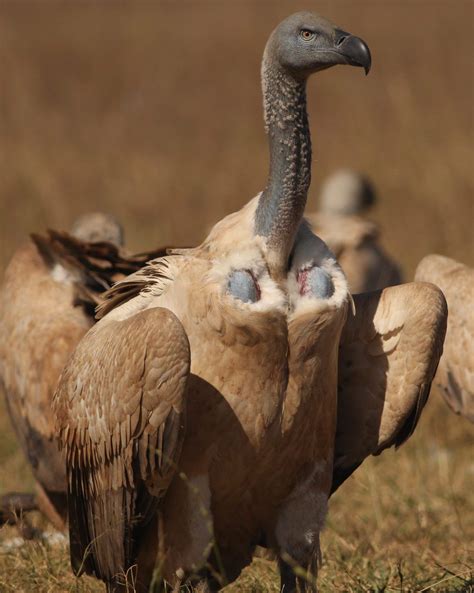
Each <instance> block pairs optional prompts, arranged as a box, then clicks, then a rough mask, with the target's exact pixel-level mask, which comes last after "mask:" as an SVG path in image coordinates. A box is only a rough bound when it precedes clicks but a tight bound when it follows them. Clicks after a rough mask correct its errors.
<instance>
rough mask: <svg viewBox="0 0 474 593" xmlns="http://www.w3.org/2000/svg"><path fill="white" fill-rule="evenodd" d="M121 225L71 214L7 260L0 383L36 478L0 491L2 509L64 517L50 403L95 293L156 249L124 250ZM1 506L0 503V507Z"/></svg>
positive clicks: (1, 295) (0, 296) (0, 300)
mask: <svg viewBox="0 0 474 593" xmlns="http://www.w3.org/2000/svg"><path fill="white" fill-rule="evenodd" d="M122 244H123V230H122V227H121V226H120V224H119V223H118V222H117V221H116V220H115V218H113V217H112V216H110V215H108V214H102V213H91V214H86V215H84V216H82V217H81V218H79V219H78V220H77V221H76V222H75V223H74V225H73V227H72V230H71V234H68V233H63V232H57V231H49V233H48V235H47V236H40V235H36V234H34V235H32V236H31V240H30V241H29V242H28V243H26V244H25V245H24V246H22V247H20V248H19V249H18V251H17V252H16V253H15V254H14V255H13V257H12V259H11V261H10V263H9V264H8V266H7V268H6V270H5V275H4V280H3V284H2V286H1V287H0V387H2V388H3V391H4V392H5V396H6V403H7V409H8V412H9V415H10V419H11V422H12V425H13V428H14V430H15V433H16V435H17V437H18V440H19V442H20V444H21V447H22V449H23V452H24V454H25V456H26V458H27V459H28V461H29V464H30V466H31V469H32V471H33V475H34V477H35V479H36V490H37V494H36V499H35V501H34V503H33V502H32V500H31V499H32V497H31V495H26V494H25V495H23V496H22V495H21V494H15V495H13V496H11V497H9V496H8V494H7V495H4V496H3V497H2V504H3V506H4V507H5V508H4V509H3V510H4V512H5V514H6V515H7V516H8V515H10V514H11V512H12V511H17V512H19V511H21V510H23V509H25V510H27V509H28V508H32V507H34V506H38V508H39V509H40V510H41V511H42V512H43V513H44V514H45V515H46V516H47V517H48V519H49V520H50V521H51V522H52V523H53V524H54V525H55V526H56V527H57V528H64V526H65V520H66V508H67V505H66V469H65V464H64V461H63V458H62V455H61V454H60V453H59V451H58V446H57V443H56V441H55V431H54V422H53V416H52V409H51V402H52V396H53V393H54V390H55V388H56V384H57V381H58V378H59V375H60V373H61V371H62V369H63V366H64V364H65V363H66V360H67V359H68V357H69V355H70V354H71V352H72V351H73V349H74V347H75V346H76V344H77V343H78V342H79V340H80V339H81V338H82V336H83V335H84V334H85V333H86V331H87V330H88V329H89V328H90V327H91V326H92V325H93V324H94V322H95V320H94V308H95V306H96V304H97V303H98V302H100V295H101V293H103V292H104V291H105V290H106V289H108V288H110V286H111V285H112V283H113V282H114V281H115V280H119V279H121V278H123V277H124V276H125V275H127V274H130V273H131V272H133V271H136V270H138V269H139V268H140V267H142V266H143V265H144V264H145V262H146V261H148V260H149V259H151V258H153V257H156V256H157V255H159V254H161V255H162V254H163V253H164V251H163V250H157V251H154V252H151V253H149V254H148V253H147V254H142V255H139V256H127V255H126V254H125V253H124V252H123V251H122V250H121V249H120V248H121V246H122ZM0 511H1V509H0Z"/></svg>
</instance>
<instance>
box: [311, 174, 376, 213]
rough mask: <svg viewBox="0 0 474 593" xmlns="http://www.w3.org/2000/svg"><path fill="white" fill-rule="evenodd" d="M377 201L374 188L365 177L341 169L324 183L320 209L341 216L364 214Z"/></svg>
mask: <svg viewBox="0 0 474 593" xmlns="http://www.w3.org/2000/svg"><path fill="white" fill-rule="evenodd" d="M376 199H377V198H376V193H375V189H374V186H373V184H372V183H371V181H370V180H369V179H368V178H367V177H366V176H365V175H361V174H360V173H357V172H356V171H351V170H350V169H340V170H338V171H336V172H335V173H333V174H332V175H330V176H329V177H328V178H327V179H326V180H325V181H324V183H323V186H322V188H321V194H320V197H319V206H320V208H319V209H320V211H321V212H327V213H328V214H336V215H341V216H351V215H353V214H363V213H364V212H366V211H367V210H369V209H370V208H371V207H372V206H373V205H374V204H375V202H376Z"/></svg>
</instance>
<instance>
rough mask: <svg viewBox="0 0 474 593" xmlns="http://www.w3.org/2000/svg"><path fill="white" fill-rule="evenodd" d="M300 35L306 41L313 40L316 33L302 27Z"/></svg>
mask: <svg viewBox="0 0 474 593" xmlns="http://www.w3.org/2000/svg"><path fill="white" fill-rule="evenodd" d="M300 37H301V39H303V40H304V41H311V40H312V39H314V37H315V35H314V33H313V32H312V31H310V30H309V29H301V31H300Z"/></svg>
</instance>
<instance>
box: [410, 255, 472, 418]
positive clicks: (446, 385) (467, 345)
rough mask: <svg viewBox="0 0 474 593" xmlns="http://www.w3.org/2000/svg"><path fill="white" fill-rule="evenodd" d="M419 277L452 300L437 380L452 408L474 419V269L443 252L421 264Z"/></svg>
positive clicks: (449, 304)
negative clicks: (436, 287)
mask: <svg viewBox="0 0 474 593" xmlns="http://www.w3.org/2000/svg"><path fill="white" fill-rule="evenodd" d="M415 279H416V280H421V281H425V282H432V283H433V284H436V286H438V287H439V288H440V289H441V290H442V291H443V294H444V296H445V297H446V300H447V302H448V310H449V316H448V331H447V334H446V342H445V347H444V354H443V356H442V358H441V361H440V364H439V369H438V372H437V374H436V378H435V383H436V384H437V385H438V386H439V388H440V389H441V392H442V394H443V396H444V399H445V400H446V402H447V403H448V405H449V406H450V408H451V409H452V410H453V411H454V412H456V414H461V415H462V416H464V417H465V418H468V419H469V420H470V421H471V422H474V270H473V269H472V268H470V267H468V266H466V265H464V264H462V263H460V262H457V261H456V260H454V259H450V258H449V257H444V256H442V255H434V254H433V255H428V256H426V257H425V258H423V259H422V260H421V262H420V263H419V264H418V267H417V269H416V274H415Z"/></svg>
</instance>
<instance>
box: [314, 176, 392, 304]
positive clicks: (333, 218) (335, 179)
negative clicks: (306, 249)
mask: <svg viewBox="0 0 474 593" xmlns="http://www.w3.org/2000/svg"><path fill="white" fill-rule="evenodd" d="M375 200H376V195H375V190H374V188H373V186H372V184H371V183H370V182H369V180H368V179H366V178H365V177H363V176H362V175H359V174H358V173H355V172H353V171H349V170H341V171H337V172H336V173H334V174H333V175H332V176H330V177H329V178H328V179H327V180H326V182H325V183H324V184H323V187H322V190H321V196H320V208H319V211H318V212H317V213H314V214H311V215H310V216H309V221H310V222H311V225H312V227H313V230H314V232H315V233H316V234H317V235H318V236H319V237H321V239H323V241H325V243H326V244H327V245H328V246H329V248H330V249H331V250H332V252H333V253H334V255H335V256H336V259H337V261H338V262H339V264H340V266H341V267H342V269H343V271H344V273H345V275H346V278H347V281H348V283H349V290H350V291H351V293H353V294H358V293H362V292H369V291H371V290H379V289H381V288H385V287H387V286H394V285H396V284H400V283H401V282H402V278H401V273H400V269H399V267H398V266H397V264H396V263H395V262H394V261H393V260H392V259H391V258H390V257H389V256H388V255H387V253H386V252H385V250H384V249H383V248H382V246H381V245H380V239H379V229H378V228H377V225H376V224H375V223H373V222H371V221H370V220H367V218H365V216H364V215H365V212H366V211H367V210H368V209H369V208H370V207H371V206H372V205H373V204H374V203H375Z"/></svg>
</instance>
